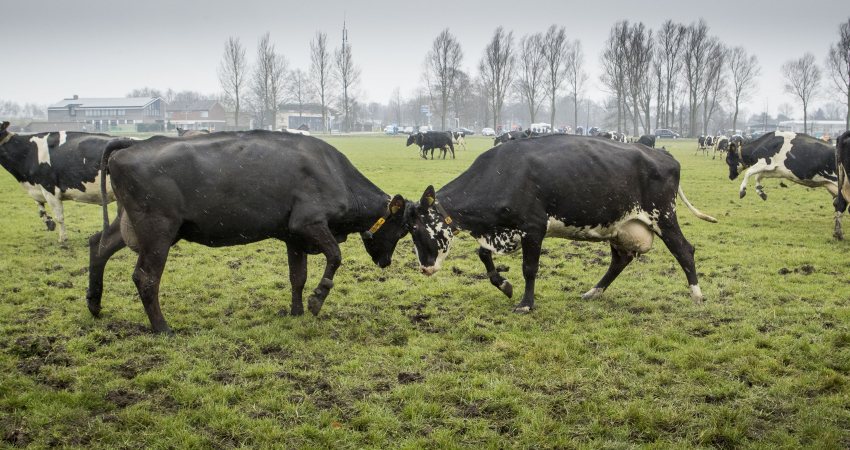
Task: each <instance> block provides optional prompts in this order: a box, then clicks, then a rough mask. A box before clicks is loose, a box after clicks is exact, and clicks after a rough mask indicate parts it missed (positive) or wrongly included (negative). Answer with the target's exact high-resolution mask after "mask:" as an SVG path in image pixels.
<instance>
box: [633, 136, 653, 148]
mask: <svg viewBox="0 0 850 450" xmlns="http://www.w3.org/2000/svg"><path fill="white" fill-rule="evenodd" d="M637 143H638V144H643V145H645V146H647V147H649V148H655V135H654V134H644V135H643V136H641V137H640V138H638V140H637Z"/></svg>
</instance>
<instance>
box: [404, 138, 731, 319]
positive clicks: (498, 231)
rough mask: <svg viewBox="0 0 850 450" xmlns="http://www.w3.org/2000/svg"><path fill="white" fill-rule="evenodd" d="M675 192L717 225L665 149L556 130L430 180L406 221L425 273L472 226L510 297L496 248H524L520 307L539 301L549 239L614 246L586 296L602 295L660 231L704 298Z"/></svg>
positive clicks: (495, 280)
mask: <svg viewBox="0 0 850 450" xmlns="http://www.w3.org/2000/svg"><path fill="white" fill-rule="evenodd" d="M504 174H511V176H510V177H506V176H505V175H504ZM677 192H678V194H679V196H680V198H681V199H682V201H683V202H684V203H685V205H686V206H687V207H688V209H690V210H691V211H692V212H693V213H694V214H696V215H697V216H698V217H699V218H701V219H703V220H707V221H711V222H714V221H716V220H715V219H714V218H712V217H710V216H707V215H705V214H703V213H701V212H699V211H698V210H696V208H694V207H693V206H692V205H691V204H690V203H689V202H688V201H687V199H686V198H685V195H684V193H683V192H682V189H681V187H680V186H679V163H678V162H677V161H676V160H675V159H674V158H673V156H672V155H670V154H669V153H667V152H666V151H661V150H656V149H651V148H647V147H645V146H642V145H632V144H623V143H617V142H611V141H606V140H602V139H588V138H583V137H580V136H570V135H553V136H546V137H541V138H538V139H529V140H518V141H512V142H508V143H506V144H504V145H501V146H499V147H495V148H493V149H490V150H488V151H487V152H484V153H483V154H481V156H479V157H478V158H477V159H476V160H475V161H474V162H473V163H472V165H471V166H470V167H469V169H467V170H466V171H465V172H464V173H462V174H461V175H460V176H458V177H457V178H455V179H454V180H452V181H450V182H449V183H448V184H447V185H445V186H444V187H443V188H442V189H440V191H439V192H436V193H435V192H434V188H433V187H432V186H429V187H428V188H427V189H426V190H425V192H424V194H423V195H422V198H421V200H420V202H419V204H418V205H415V206H412V207H410V208H408V212H407V213H406V215H405V221H406V222H407V223H408V227H409V228H410V229H411V232H412V234H413V242H414V247H415V249H416V253H417V257H418V259H419V263H420V270H421V271H422V272H423V273H424V274H426V275H432V274H434V273H435V272H436V271H437V270H438V269H439V268H440V266H441V264H442V262H443V260H444V258H445V257H446V255H447V253H448V251H449V248H450V245H451V241H452V238H453V236H454V235H455V234H457V233H458V232H459V231H461V230H466V231H468V232H469V233H470V234H471V235H472V236H473V237H474V238H476V239H477V240H478V242H479V244H480V248H479V249H478V256H479V258H480V259H481V261H482V262H483V263H484V267H485V268H486V270H487V276H488V277H489V279H490V283H492V284H493V285H494V286H496V287H497V288H498V289H499V290H501V291H502V292H503V293H504V294H506V295H507V296H508V297H511V296H512V295H513V287H512V286H511V284H510V283H509V282H508V281H507V280H505V279H504V278H503V277H502V276H501V275H500V274H499V272H498V271H497V270H496V268H495V266H494V265H493V258H492V254H493V253H494V252H495V253H507V252H512V251H515V250H516V249H518V248H520V247H522V255H523V262H522V273H523V276H524V278H525V294H524V295H523V297H522V300H521V301H520V303H519V304H518V305H517V306H516V307H515V309H514V310H515V311H517V312H527V311H529V310H530V309H532V308H533V306H534V282H535V278H536V276H537V268H538V259H539V257H540V251H541V246H542V244H543V239H544V237H547V236H552V237H562V238H567V239H574V240H584V241H609V242H610V245H611V255H612V259H611V266H610V267H609V269H608V272H607V273H606V274H605V276H604V277H602V279H601V280H600V281H599V283H597V284H596V286H595V287H594V288H592V289H590V290H589V291H588V292H586V293H585V294H584V295H583V296H582V297H583V298H593V297H597V296H599V295H601V294H602V292H603V291H604V290H605V289H606V288H607V287H608V286H609V285H610V284H611V282H612V281H613V280H614V279H615V278H616V277H617V275H618V274H619V273H620V272H621V271H622V270H623V269H624V268H625V267H626V266H627V265H628V264H629V263H630V262H631V261H632V259H633V258H634V257H635V256H636V255H639V254H642V253H645V252H647V251H649V249H650V247H651V245H652V240H653V237H654V236H658V237H660V238H661V240H663V241H664V243H665V244H666V245H667V248H668V249H669V250H670V252H671V253H672V254H673V255H674V256H675V257H676V259H677V260H678V262H679V264H680V265H681V266H682V269H683V270H684V271H685V276H686V277H687V280H688V284H689V286H690V290H691V297H692V298H693V300H694V301H701V300H702V293H701V290H700V288H699V284H698V281H697V272H696V269H695V267H694V258H693V256H694V248H693V246H691V244H689V243H688V241H687V240H686V239H685V236H684V235H682V231H681V230H680V229H679V224H678V221H677V219H676V210H675V200H676V194H677Z"/></svg>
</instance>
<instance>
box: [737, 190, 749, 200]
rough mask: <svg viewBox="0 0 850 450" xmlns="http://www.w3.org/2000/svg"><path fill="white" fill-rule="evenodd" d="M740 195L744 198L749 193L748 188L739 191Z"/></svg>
mask: <svg viewBox="0 0 850 450" xmlns="http://www.w3.org/2000/svg"><path fill="white" fill-rule="evenodd" d="M738 195H739V196H740V197H738V198H744V196H745V195H747V190H746V189H741V192H739V193H738Z"/></svg>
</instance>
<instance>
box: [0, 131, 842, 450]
mask: <svg viewBox="0 0 850 450" xmlns="http://www.w3.org/2000/svg"><path fill="white" fill-rule="evenodd" d="M328 140H329V141H330V142H331V144H333V145H334V146H336V147H337V148H339V149H340V150H341V151H343V152H344V153H345V154H346V155H348V157H349V158H350V159H351V160H352V161H353V163H354V164H355V166H357V167H358V168H359V169H360V170H361V171H362V172H363V173H365V174H366V176H368V177H369V178H370V179H372V180H373V181H374V182H375V183H376V184H378V185H379V186H380V187H381V188H382V189H384V190H385V191H386V192H388V193H393V194H394V193H401V194H402V195H404V196H405V197H408V198H412V199H418V198H419V196H420V195H421V193H422V191H423V189H424V188H425V187H426V186H427V185H428V184H434V185H435V186H436V187H437V188H439V187H440V186H442V185H443V184H445V183H446V182H447V181H449V180H451V179H452V178H453V177H455V176H456V175H457V174H459V173H460V172H461V171H463V170H464V169H465V168H466V167H468V166H469V164H470V163H471V162H472V160H473V159H474V158H475V156H477V155H478V154H480V153H481V152H482V151H484V150H486V149H487V148H489V144H490V143H492V141H491V140H489V139H483V138H479V139H474V138H473V139H469V146H470V149H469V150H459V151H458V152H457V156H458V158H457V159H456V160H454V161H452V160H446V161H443V160H435V161H423V160H420V159H419V158H418V157H417V156H416V153H415V151H414V150H411V148H412V147H411V148H405V147H404V144H403V139H402V138H398V137H383V136H381V137H334V138H331V139H328ZM665 144H669V143H668V142H665ZM693 147H695V144H693V142H692V141H679V142H676V143H675V144H673V145H672V152H673V154H674V155H675V156H676V158H677V159H679V161H681V163H682V186H683V188H684V190H685V192H686V193H687V194H688V197H689V199H690V200H691V201H692V202H693V203H694V204H695V205H696V206H697V207H698V208H700V209H701V210H702V211H704V212H706V213H709V214H711V215H714V216H716V217H717V218H718V219H719V220H720V223H718V224H710V223H706V222H703V221H701V220H698V219H696V218H695V217H694V216H692V215H691V214H690V213H689V212H688V211H687V209H686V208H684V207H683V206H680V208H679V214H680V216H679V217H680V222H681V223H682V228H683V231H684V233H685V235H686V236H687V237H688V239H689V240H690V241H691V243H693V244H694V245H695V246H696V249H697V251H696V261H697V268H698V271H699V274H700V282H701V283H700V284H701V286H702V289H703V292H704V294H705V297H706V303H705V304H703V305H694V304H692V302H691V301H690V299H689V295H688V289H687V283H686V281H685V277H684V274H683V273H682V271H681V269H680V268H679V267H678V264H676V262H675V260H674V259H673V257H672V256H671V255H670V254H669V252H668V251H667V250H666V248H664V246H663V244H662V243H661V242H660V241H658V240H657V241H656V243H655V248H654V250H653V251H652V252H650V253H649V254H647V255H645V256H643V257H641V258H640V259H639V260H637V261H635V262H634V263H632V265H631V266H629V267H628V268H627V269H626V270H625V271H624V272H623V274H622V275H621V276H620V277H619V278H618V279H617V280H616V281H615V282H614V284H613V285H612V286H611V288H610V289H609V290H608V291H607V292H605V294H604V296H603V297H602V298H601V299H598V300H594V301H582V300H580V299H579V295H580V293H582V292H584V291H585V290H587V289H588V288H589V287H591V286H592V285H593V284H594V283H596V281H597V280H598V279H599V278H600V277H601V276H602V274H603V273H604V271H605V269H606V268H607V265H608V247H607V245H606V244H604V243H583V242H570V241H564V240H555V239H552V240H547V241H546V242H545V244H544V255H543V257H542V258H541V269H540V273H539V277H538V283H537V306H538V309H536V310H535V311H534V312H533V313H531V314H529V315H515V314H513V313H511V312H510V311H511V307H512V306H513V304H514V303H515V302H516V300H517V299H513V300H509V299H507V298H505V297H504V296H503V295H502V294H501V293H500V292H499V291H498V290H496V289H495V288H493V287H492V286H491V285H490V284H489V282H488V281H487V280H486V279H484V276H483V273H484V269H483V267H482V265H481V264H480V262H479V260H478V258H477V256H476V255H475V243H474V241H473V240H472V239H471V238H470V237H469V236H468V235H464V236H463V237H462V238H461V240H460V242H459V244H460V245H456V246H455V248H454V249H453V250H452V254H451V255H450V256H449V258H448V260H447V261H446V265H445V267H444V269H443V270H442V271H441V272H440V273H438V274H437V275H435V276H434V277H431V278H426V277H424V276H422V275H420V274H419V273H418V272H417V270H415V269H416V267H417V264H416V262H415V261H414V256H413V251H412V244H411V242H410V240H409V238H405V240H403V241H402V242H401V243H400V244H399V247H398V249H397V252H396V255H395V259H394V264H393V265H392V266H391V267H390V268H388V269H386V270H381V269H379V268H377V267H376V266H374V265H373V264H372V263H371V261H370V259H369V258H368V256H367V255H366V252H365V251H364V249H363V248H362V244H361V242H360V239H359V238H356V237H355V236H352V238H351V239H350V240H349V241H348V242H346V243H344V244H343V245H342V251H343V266H342V268H341V269H340V270H339V272H338V273H337V277H336V287H335V288H334V290H333V291H332V292H331V295H330V296H329V297H328V300H327V302H326V303H325V306H324V308H323V310H322V314H321V315H320V316H319V317H317V318H314V317H312V316H310V315H307V316H304V317H289V316H280V315H278V311H279V310H281V309H288V306H289V283H288V276H287V268H286V256H285V251H284V245H283V243H280V242H276V241H266V242H261V243H258V244H254V245H248V246H242V247H230V248H221V249H210V248H206V247H202V246H199V245H195V244H190V243H186V242H181V243H179V244H177V245H176V246H175V249H174V250H173V252H172V253H171V256H170V258H169V261H168V265H167V267H166V274H165V276H164V278H163V282H162V290H161V301H162V306H163V311H164V314H165V316H166V318H167V319H168V321H169V323H170V325H171V326H172V327H173V328H174V330H175V332H176V333H177V335H176V337H174V338H170V339H169V338H165V337H160V336H155V335H152V334H150V333H149V332H148V330H149V323H148V320H147V317H146V316H145V314H144V311H143V309H142V306H141V303H140V302H139V300H138V297H137V295H136V291H135V287H134V286H133V283H132V281H131V279H130V275H131V273H132V270H133V265H134V263H135V255H134V254H133V253H132V252H130V251H129V250H123V251H122V252H120V253H118V254H117V255H116V256H115V257H114V258H113V260H112V261H111V262H110V263H109V265H108V266H107V273H106V279H105V286H106V287H105V292H104V299H103V306H104V311H103V316H102V317H101V318H100V319H94V318H92V317H91V316H90V315H89V313H88V311H87V309H86V306H85V289H86V285H87V273H86V268H87V266H88V249H87V238H88V236H89V235H90V234H92V233H94V232H96V231H98V229H99V226H100V225H99V220H100V210H99V208H97V207H95V206H91V205H80V204H73V203H66V208H65V211H66V222H67V224H68V225H69V242H68V245H67V248H62V247H60V246H59V245H58V244H57V243H56V238H57V236H56V233H55V232H54V233H48V232H46V231H44V229H43V225H42V223H41V221H40V220H39V219H38V217H37V212H36V208H35V206H34V203H33V202H32V201H31V200H30V199H29V198H28V197H27V196H26V195H25V194H24V192H23V190H21V189H20V187H19V186H18V185H17V184H16V183H15V182H14V180H13V179H12V177H11V176H9V175H7V174H5V173H4V174H2V175H0V211H2V215H0V293H2V300H1V301H0V447H3V446H15V445H18V446H24V445H32V446H34V447H46V446H54V445H59V446H69V447H79V448H92V447H103V448H209V447H237V446H249V447H271V446H275V447H288V448H302V447H312V448H315V447H348V448H359V447H403V448H420V447H457V446H462V447H474V448H482V447H484V448H499V447H527V448H543V447H550V448H551V447H559V448H565V447H567V448H571V447H581V448H599V447H617V448H622V447H628V446H632V445H640V446H644V445H645V446H650V447H661V448H667V447H675V448H680V447H721V448H733V447H753V448H777V447H785V448H798V447H812V448H847V447H850V377H848V376H849V375H850V309H848V305H850V301H848V298H850V290H848V277H847V275H848V273H850V270H848V269H850V261H848V257H847V255H848V250H850V243H847V242H837V241H835V240H833V239H832V238H831V234H832V224H831V221H832V212H831V202H830V198H829V195H828V194H827V193H826V191H825V190H812V189H807V188H804V187H802V186H798V185H791V186H790V187H789V188H787V189H785V188H782V187H780V186H779V185H778V183H777V182H776V181H775V180H768V181H767V182H766V183H765V187H766V191H767V193H768V196H769V198H768V201H766V202H763V201H762V200H760V199H759V198H758V197H757V196H756V195H755V191H754V189H752V188H751V189H750V190H749V192H750V194H749V195H748V196H747V197H746V198H744V199H738V194H737V191H738V184H739V182H740V180H738V181H736V182H730V181H729V180H728V178H727V169H726V165H725V163H724V162H723V161H719V160H717V161H712V160H711V159H710V158H708V159H706V158H704V157H703V156H701V155H700V156H694V155H693ZM668 148H671V147H670V146H668ZM789 184H790V183H789ZM112 214H113V215H114V212H113V213H112ZM848 227H850V223H848ZM496 264H497V265H505V266H508V267H509V268H510V271H508V272H507V274H506V275H507V277H508V278H509V279H510V280H512V282H513V283H514V285H515V287H517V288H519V289H521V287H522V285H523V282H522V276H521V270H520V268H521V259H520V256H519V254H516V255H510V256H503V257H498V258H497V260H496ZM323 265H324V260H323V258H321V257H311V258H310V266H309V267H310V268H309V270H310V273H309V275H310V279H309V281H308V291H309V290H310V289H312V288H313V287H314V286H315V284H316V283H317V282H318V278H319V275H320V273H321V272H320V270H321V268H322V267H323ZM519 289H518V291H519V292H521V290H519Z"/></svg>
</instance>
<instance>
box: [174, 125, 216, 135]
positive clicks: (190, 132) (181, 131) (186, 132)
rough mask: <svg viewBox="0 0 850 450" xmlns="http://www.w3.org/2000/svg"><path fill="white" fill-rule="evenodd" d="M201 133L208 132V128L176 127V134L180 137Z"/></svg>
mask: <svg viewBox="0 0 850 450" xmlns="http://www.w3.org/2000/svg"><path fill="white" fill-rule="evenodd" d="M203 134H210V130H186V129H183V128H180V127H177V136H180V137H191V136H200V135H203Z"/></svg>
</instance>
